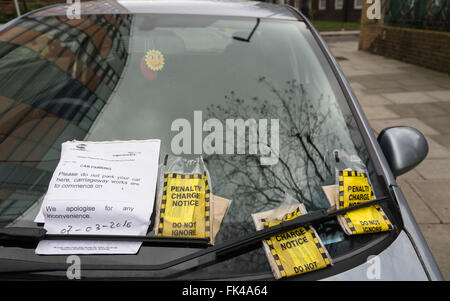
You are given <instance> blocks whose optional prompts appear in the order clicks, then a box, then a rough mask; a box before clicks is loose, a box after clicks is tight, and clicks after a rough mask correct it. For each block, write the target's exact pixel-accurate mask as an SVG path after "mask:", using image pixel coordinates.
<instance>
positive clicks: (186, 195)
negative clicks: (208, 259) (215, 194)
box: [157, 173, 211, 238]
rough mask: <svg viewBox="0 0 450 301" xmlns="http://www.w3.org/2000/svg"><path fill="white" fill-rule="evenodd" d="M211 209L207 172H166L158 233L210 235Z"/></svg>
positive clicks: (185, 235)
mask: <svg viewBox="0 0 450 301" xmlns="http://www.w3.org/2000/svg"><path fill="white" fill-rule="evenodd" d="M210 208H211V206H210V190H209V186H208V180H207V176H206V173H203V174H178V173H168V174H165V175H164V185H163V194H162V199H161V206H160V210H159V226H158V229H157V231H158V233H157V235H158V236H169V237H191V238H193V237H195V238H210V236H211V222H210V217H211V209H210Z"/></svg>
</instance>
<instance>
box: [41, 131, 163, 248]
mask: <svg viewBox="0 0 450 301" xmlns="http://www.w3.org/2000/svg"><path fill="white" fill-rule="evenodd" d="M159 148H160V140H140V141H137V140H134V141H112V142H88V141H70V142H65V143H63V144H62V150H61V159H60V161H59V163H58V166H57V167H56V169H55V171H54V173H53V177H52V179H51V181H50V184H49V188H48V191H47V194H46V196H45V198H44V201H43V203H42V207H41V211H40V214H38V216H37V217H36V220H35V221H36V222H45V224H44V228H45V229H46V230H47V233H48V234H64V235H71V234H77V235H146V234H147V229H148V226H149V223H150V216H151V214H152V210H153V204H154V199H155V189H156V181H157V175H158V159H159ZM141 244H142V243H141V242H122V241H79V240H43V241H41V242H40V243H39V245H38V247H37V248H36V254H47V255H51V254H135V253H137V251H138V250H139V248H140V246H141Z"/></svg>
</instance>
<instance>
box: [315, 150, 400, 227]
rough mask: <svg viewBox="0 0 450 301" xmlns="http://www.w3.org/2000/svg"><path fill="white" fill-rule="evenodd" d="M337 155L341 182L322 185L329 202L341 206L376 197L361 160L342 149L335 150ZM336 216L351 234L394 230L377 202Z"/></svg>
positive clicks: (336, 206)
mask: <svg viewBox="0 0 450 301" xmlns="http://www.w3.org/2000/svg"><path fill="white" fill-rule="evenodd" d="M336 153H337V154H336ZM335 154H336V175H337V183H338V184H337V185H330V186H325V187H323V189H324V191H325V194H326V195H327V198H328V200H329V202H330V205H331V206H335V208H336V209H342V208H347V207H351V206H354V205H357V204H361V203H364V202H368V201H371V200H374V193H373V190H372V185H371V183H370V179H369V177H368V176H367V170H366V168H365V166H364V164H363V163H362V162H361V160H360V159H359V158H358V157H356V156H348V155H347V154H346V153H345V152H343V151H335ZM337 219H338V221H339V224H340V225H341V227H342V229H343V230H344V232H345V233H346V234H348V235H354V234H366V233H376V232H383V231H390V230H392V229H393V226H392V223H391V222H390V220H389V219H388V217H387V216H386V214H385V212H384V211H383V209H382V208H381V207H380V206H378V205H374V206H370V207H367V208H362V209H358V210H354V211H350V212H347V213H346V214H344V215H340V216H338V218H337Z"/></svg>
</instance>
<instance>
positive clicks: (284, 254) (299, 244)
mask: <svg viewBox="0 0 450 301" xmlns="http://www.w3.org/2000/svg"><path fill="white" fill-rule="evenodd" d="M305 213H306V209H305V207H304V206H303V204H298V203H297V204H296V205H284V206H281V207H279V208H277V209H274V210H269V211H265V212H259V213H255V214H252V217H253V221H254V223H255V225H256V229H257V230H261V229H264V228H268V227H272V226H275V225H278V224H280V223H281V222H283V221H288V220H291V219H294V218H296V217H298V216H300V215H302V214H305ZM263 246H264V251H265V253H266V256H267V258H268V260H269V263H270V266H271V268H272V272H273V274H274V276H275V278H276V279H280V278H284V277H291V276H296V275H300V274H304V273H308V272H312V271H315V270H319V269H323V268H325V267H328V266H330V265H332V261H331V258H330V256H329V254H328V252H327V250H326V249H325V247H324V245H323V243H322V241H321V239H320V237H319V235H318V234H317V232H316V230H315V229H314V228H313V227H311V226H307V227H299V228H296V229H293V230H290V231H287V232H285V233H281V234H278V235H276V236H272V237H271V238H270V239H267V240H264V241H263Z"/></svg>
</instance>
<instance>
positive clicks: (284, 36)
mask: <svg viewBox="0 0 450 301" xmlns="http://www.w3.org/2000/svg"><path fill="white" fill-rule="evenodd" d="M74 5H79V7H76V6H74ZM191 125H192V126H191ZM239 126H241V129H243V132H242V133H241V135H240V134H239V132H238V130H237V132H238V133H237V134H236V135H235V133H236V132H235V129H236V128H237V127H239ZM230 128H231V131H230V130H229V129H230ZM0 130H1V133H0V156H1V161H0V224H1V225H0V226H1V227H2V228H1V229H0V244H1V245H2V246H3V247H2V248H0V277H1V278H2V279H66V277H67V275H66V270H67V268H68V265H67V263H66V257H64V256H52V255H49V256H40V255H37V254H36V253H35V248H36V239H37V240H38V239H40V238H42V237H44V235H45V232H42V229H43V226H42V224H39V223H36V222H35V217H36V215H37V214H38V213H39V210H40V208H41V204H42V200H43V197H44V196H45V194H46V192H47V189H48V187H49V182H50V180H51V178H52V175H53V172H54V170H55V168H56V166H57V164H58V162H59V159H60V155H61V144H62V143H63V142H65V141H72V140H85V141H115V140H123V141H128V140H140V139H160V140H161V150H160V153H161V161H162V158H163V157H164V155H165V154H168V155H171V156H174V155H175V156H181V157H187V158H192V157H194V158H195V157H198V156H202V158H203V160H204V162H205V164H206V166H207V168H208V171H209V178H210V182H211V189H212V191H213V192H214V194H215V195H219V196H222V197H224V198H227V199H230V200H232V203H231V205H230V207H229V209H228V212H227V214H226V215H225V217H224V219H223V221H222V224H221V226H220V230H219V232H218V234H217V237H216V242H215V245H214V246H209V247H206V248H202V249H200V250H199V249H198V246H196V245H195V244H189V243H188V242H186V243H184V242H183V241H181V242H178V245H176V246H175V245H170V244H167V243H164V242H161V241H159V242H158V241H157V242H155V241H151V239H150V240H149V242H150V243H149V244H146V243H144V244H143V245H142V247H141V248H140V250H139V252H138V253H137V254H134V255H80V256H79V259H80V260H81V263H82V264H81V269H82V277H83V279H158V280H159V279H167V277H170V279H176V280H211V279H216V280H273V279H275V278H274V274H273V272H272V269H271V266H270V264H269V262H268V260H267V256H266V254H265V252H264V249H263V248H262V247H261V241H263V240H264V239H268V238H269V237H270V235H271V234H273V233H275V232H269V230H267V229H266V230H262V231H256V230H255V224H254V222H253V220H252V214H255V213H258V212H262V211H265V210H269V209H274V208H277V207H279V206H280V205H282V204H283V202H284V201H285V198H286V195H287V194H289V195H291V196H292V197H293V198H294V199H296V200H298V201H299V202H301V203H302V204H304V206H305V208H306V210H307V211H308V212H310V213H315V214H316V217H317V216H319V215H320V218H321V220H320V222H318V219H316V218H312V217H310V216H311V215H305V219H304V220H303V221H308V223H311V224H313V225H314V227H315V229H316V230H317V233H318V234H319V236H320V238H321V240H322V242H323V244H324V246H325V248H326V250H327V252H328V254H329V256H330V257H331V259H332V262H333V265H332V266H329V267H326V268H324V269H320V270H316V271H313V272H309V273H302V274H300V275H298V276H295V277H289V278H287V279H288V280H373V279H381V280H442V279H443V278H442V275H441V273H440V271H439V268H438V266H437V264H436V262H435V260H434V258H433V256H432V254H431V252H430V250H429V248H428V246H427V243H426V241H425V239H424V237H423V235H422V233H421V231H420V229H419V227H418V225H417V223H416V221H415V219H414V216H413V214H412V212H411V210H410V207H409V205H408V203H407V200H406V199H405V197H404V195H403V193H402V191H401V189H400V187H399V186H398V184H397V182H396V177H397V176H399V175H401V174H403V173H405V172H407V171H409V170H411V169H412V168H414V167H415V166H417V165H418V164H419V163H420V162H421V161H422V160H423V159H424V158H425V156H426V155H427V152H428V145H427V142H426V140H425V138H424V136H423V135H422V134H421V133H420V132H419V131H417V130H416V129H413V128H409V127H392V128H387V129H385V130H384V131H382V132H381V133H380V134H379V136H378V138H376V137H375V134H374V132H373V131H372V129H371V127H370V125H369V123H368V121H367V118H366V116H365V115H364V112H363V110H362V108H361V106H360V105H359V103H358V100H357V98H356V96H355V94H354V93H353V91H352V89H351V87H350V84H349V82H348V81H347V79H346V78H345V75H344V73H343V72H342V70H341V68H340V66H339V64H338V63H337V61H336V59H335V58H334V57H333V54H332V53H331V52H330V50H329V48H328V47H327V45H326V43H325V42H324V40H323V39H322V38H321V36H320V35H319V33H318V31H317V30H316V29H315V28H314V26H313V25H312V24H311V22H310V21H309V20H308V19H307V18H306V17H305V16H304V15H303V14H302V13H301V12H300V11H298V10H297V9H295V8H293V7H291V6H288V5H274V4H270V3H262V2H246V1H229V2H227V1H219V2H212V1H137V0H136V1H125V0H124V1H120V0H119V1H115V0H104V1H90V2H83V3H81V4H80V3H78V4H77V2H74V3H73V4H70V5H69V4H57V5H53V6H48V7H44V8H41V9H38V10H35V11H31V12H29V13H27V14H24V15H22V16H21V17H18V18H16V19H14V20H12V21H10V22H8V23H7V24H4V25H2V26H1V27H0ZM252 131H253V132H252ZM250 132H252V133H253V134H255V135H256V136H252V135H251V133H250ZM247 133H248V135H247ZM213 134H214V135H213ZM211 135H213V136H211ZM255 137H258V139H259V140H254V139H253V138H255ZM212 138H214V139H212ZM252 139H253V140H252ZM212 140H214V142H213V141H212ZM230 143H231V147H229V145H230ZM335 150H338V151H339V152H338V153H341V154H347V155H348V156H349V158H352V160H353V159H355V158H356V159H355V160H357V161H358V162H360V163H362V164H363V166H364V168H365V169H366V170H367V174H368V176H369V179H370V183H371V187H372V189H373V192H374V195H375V201H377V200H378V203H377V204H378V205H379V206H381V208H383V210H384V212H385V213H386V215H387V217H388V218H389V220H390V221H391V222H392V225H393V227H392V229H391V231H385V232H378V233H369V234H363V235H347V234H345V233H344V232H343V230H342V229H341V226H340V225H339V223H338V222H337V221H336V219H335V217H336V215H334V218H333V219H332V218H329V217H330V216H328V213H327V211H324V210H326V209H328V208H329V207H330V203H329V202H328V200H327V197H326V195H325V194H324V192H323V188H322V187H324V186H327V185H335V184H336V175H337V172H338V168H337V162H338V161H339V158H338V157H336V155H335V154H336V151H335ZM353 161H354V160H353ZM319 213H320V214H319ZM152 218H153V223H154V217H152ZM327 218H328V219H327ZM308 219H309V220H308ZM325 219H326V221H325ZM282 225H283V224H282ZM292 225H293V224H292V223H291V228H292ZM296 225H297V226H298V225H299V224H296ZM275 228H276V227H275ZM275 228H274V229H275ZM269 229H271V228H269ZM276 229H278V230H277V231H278V232H277V233H280V231H282V230H283V229H285V230H284V231H286V229H288V228H283V227H282V226H280V227H278V228H276ZM150 230H151V229H150ZM274 231H275V230H274ZM29 237H32V238H34V240H33V239H28V238H29ZM26 238H27V239H26ZM140 239H141V240H142V241H145V238H140ZM144 263H145V264H144ZM297 270H299V268H297Z"/></svg>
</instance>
